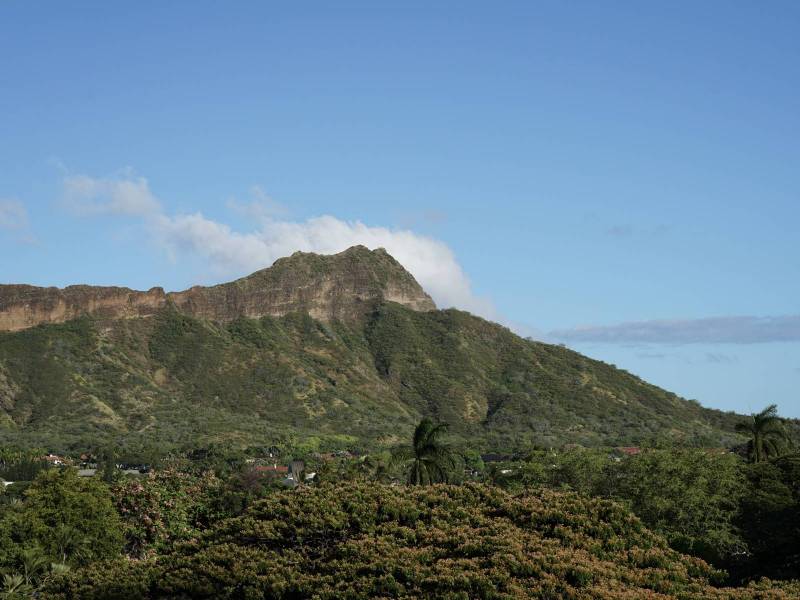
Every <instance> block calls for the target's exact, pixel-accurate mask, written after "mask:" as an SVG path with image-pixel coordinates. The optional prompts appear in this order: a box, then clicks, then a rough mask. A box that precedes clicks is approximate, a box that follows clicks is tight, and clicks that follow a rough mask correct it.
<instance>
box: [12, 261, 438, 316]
mask: <svg viewBox="0 0 800 600" xmlns="http://www.w3.org/2000/svg"><path fill="white" fill-rule="evenodd" d="M376 299H380V300H385V301H390V302H397V303H399V304H402V305H404V306H408V307H409V308H412V309H414V310H434V309H435V308H436V305H435V304H434V303H433V300H431V298H430V296H428V294H426V293H425V291H424V290H423V289H422V288H421V287H420V286H419V284H418V283H417V282H416V280H415V279H414V277H412V275H411V274H410V273H409V272H408V271H406V270H405V269H404V268H403V267H402V266H401V265H400V263H398V262H397V261H396V260H395V259H394V258H392V257H391V256H389V254H388V253H387V252H386V250H384V249H383V248H379V249H378V250H375V251H374V252H370V251H369V250H368V249H367V248H365V247H364V246H355V247H353V248H350V249H348V250H345V251H344V252H342V253H340V254H336V255H334V256H320V255H318V254H311V253H303V252H295V253H294V254H293V255H292V256H290V257H288V258H282V259H279V260H277V261H275V264H273V265H272V267H270V268H268V269H263V270H261V271H258V272H256V273H253V274H252V275H250V276H248V277H243V278H242V279H238V280H236V281H233V282H231V283H224V284H222V285H215V286H213V287H202V286H195V287H193V288H191V289H188V290H186V291H183V292H172V293H169V294H166V293H164V290H163V289H162V288H160V287H154V288H151V289H150V290H148V291H146V292H138V291H136V290H131V289H128V288H122V287H96V286H88V285H73V286H70V287H67V288H65V289H63V290H61V289H58V288H52V287H51V288H40V287H34V286H30V285H0V331H20V330H23V329H27V328H29V327H35V326H36V325H41V324H43V323H64V322H66V321H69V320H71V319H75V318H78V317H81V316H93V317H97V318H101V319H106V320H108V319H132V318H138V317H150V316H153V315H155V314H156V313H158V312H159V311H160V310H162V309H164V308H165V307H166V306H167V305H168V304H171V305H174V306H175V308H176V309H177V310H179V311H180V312H181V313H182V314H185V315H188V316H192V317H197V318H201V319H209V320H212V321H219V322H228V321H232V320H234V319H237V318H239V317H248V318H251V319H252V318H259V317H266V316H273V317H277V316H284V315H287V314H289V313H292V312H296V311H300V310H302V311H305V312H308V314H309V315H311V316H312V317H314V318H315V319H319V320H321V321H334V320H338V319H340V320H345V321H352V320H353V319H355V318H357V317H358V316H360V315H362V314H363V313H364V310H365V308H366V307H368V306H370V303H371V302H373V301H375V300H376Z"/></svg>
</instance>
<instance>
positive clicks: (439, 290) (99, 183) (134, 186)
mask: <svg viewBox="0 0 800 600" xmlns="http://www.w3.org/2000/svg"><path fill="white" fill-rule="evenodd" d="M64 187H65V193H66V197H67V198H69V199H72V200H73V201H76V200H77V204H75V203H74V202H73V204H72V206H73V207H77V208H78V209H79V210H80V212H84V213H115V214H126V215H132V216H137V217H140V218H142V219H143V221H144V223H145V226H146V227H147V229H148V230H149V232H150V234H151V235H152V237H153V239H154V240H155V241H156V242H157V243H158V244H159V245H160V246H161V247H163V248H164V249H165V250H167V252H168V253H169V255H170V256H171V257H172V258H174V259H175V260H179V259H180V257H181V256H183V255H189V256H196V257H201V258H203V259H205V261H206V262H207V263H208V264H209V265H210V266H212V267H213V268H214V270H215V271H216V272H217V273H218V274H219V276H221V277H223V276H224V277H237V276H241V275H244V274H247V273H250V272H252V271H255V270H258V269H262V268H264V267H268V266H270V265H272V263H273V262H275V260H277V259H278V258H281V257H283V256H288V255H290V254H292V253H293V252H296V251H298V250H300V251H303V252H316V253H319V254H334V253H337V252H341V251H343V250H345V249H347V248H349V247H350V246H354V245H357V244H361V245H364V246H366V247H368V248H371V249H375V248H381V247H382V248H385V249H386V251H387V252H389V254H391V255H392V256H394V257H395V258H396V259H397V260H398V261H399V262H400V263H401V264H402V265H403V266H404V267H405V268H406V269H408V270H409V271H410V272H411V274H412V275H414V277H415V278H416V279H417V281H418V282H419V283H420V285H422V287H423V288H424V289H425V290H426V291H427V292H428V293H429V294H430V295H431V296H432V297H433V299H434V301H435V302H436V304H437V306H439V307H440V308H447V307H451V306H454V307H457V308H460V309H463V310H468V311H470V312H472V313H475V314H477V315H480V316H483V317H486V318H490V319H497V313H496V311H495V309H494V307H493V305H492V303H491V302H490V301H489V300H487V299H485V298H481V297H478V296H476V295H475V294H474V293H473V291H472V287H471V285H470V281H469V279H468V277H467V276H466V274H465V273H464V271H463V269H462V268H461V266H460V265H459V264H458V261H457V260H456V257H455V255H454V254H453V252H452V250H451V249H450V248H449V247H448V246H447V245H446V244H444V243H443V242H441V241H439V240H436V239H433V238H430V237H427V236H422V235H418V234H416V233H414V232H412V231H410V230H405V229H391V228H386V227H374V226H369V225H365V224H364V223H361V222H360V221H343V220H341V219H338V218H336V217H333V216H330V215H324V216H320V217H315V218H311V219H308V220H306V221H291V220H286V219H278V218H276V217H275V214H274V213H275V207H276V206H277V205H275V204H274V202H273V201H272V200H270V199H268V197H267V196H266V195H265V194H264V193H263V191H262V190H261V189H260V188H254V191H252V195H253V196H254V198H253V200H252V202H251V203H250V204H247V205H241V204H238V203H236V202H233V203H229V206H231V207H232V208H233V209H235V210H238V211H240V212H242V211H244V212H245V214H249V215H250V216H253V217H257V218H255V219H254V222H256V224H257V225H256V227H255V229H253V230H251V231H247V232H242V231H236V230H234V229H233V228H231V226H230V225H227V224H225V223H220V222H218V221H213V220H211V219H208V218H207V217H205V216H204V215H203V214H201V213H199V212H198V213H194V214H179V215H169V214H167V213H166V212H165V211H164V209H163V208H162V204H161V203H160V202H159V201H158V200H157V198H156V197H155V196H154V195H153V193H152V192H151V191H150V189H149V186H148V184H147V180H145V179H144V178H142V177H135V176H134V175H133V174H132V173H130V172H124V173H122V174H120V175H119V176H117V177H114V178H107V179H94V178H91V177H88V176H86V175H71V176H68V177H67V178H65V180H64Z"/></svg>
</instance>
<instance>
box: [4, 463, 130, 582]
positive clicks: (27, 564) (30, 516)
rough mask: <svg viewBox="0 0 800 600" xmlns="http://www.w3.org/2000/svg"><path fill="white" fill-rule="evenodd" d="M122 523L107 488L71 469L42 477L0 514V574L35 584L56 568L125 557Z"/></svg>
mask: <svg viewBox="0 0 800 600" xmlns="http://www.w3.org/2000/svg"><path fill="white" fill-rule="evenodd" d="M121 552H122V524H121V521H120V518H119V516H118V513H117V511H116V510H115V509H114V505H113V503H112V498H111V493H110V491H109V489H108V488H107V487H106V486H105V485H104V484H103V483H102V482H100V481H97V480H92V479H80V478H78V476H77V474H76V472H75V471H74V470H72V469H52V470H48V471H44V472H41V473H40V474H39V475H38V476H37V477H36V479H35V480H34V481H33V483H32V484H31V485H30V486H29V487H27V489H26V490H25V492H24V496H23V499H22V501H21V502H16V503H12V504H6V505H4V506H3V507H2V510H0V570H5V571H11V573H7V574H9V575H11V574H12V573H16V574H23V578H24V580H25V583H26V585H31V584H33V583H35V582H37V581H40V580H41V578H43V577H45V576H47V574H48V573H49V572H50V571H51V570H53V566H52V565H63V566H67V565H71V566H79V565H86V564H89V563H91V562H94V561H97V560H99V559H107V558H110V557H114V556H119V555H121Z"/></svg>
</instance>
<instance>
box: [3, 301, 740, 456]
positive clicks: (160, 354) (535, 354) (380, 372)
mask: <svg viewBox="0 0 800 600" xmlns="http://www.w3.org/2000/svg"><path fill="white" fill-rule="evenodd" d="M366 308H368V310H366ZM363 312H364V314H363V316H361V317H359V318H358V319H351V320H349V321H347V322H343V321H338V320H331V321H328V322H323V321H318V320H315V319H312V318H311V317H310V316H308V314H306V313H302V312H296V313H290V314H287V315H285V316H281V317H270V316H266V317H262V318H258V319H249V318H238V319H234V320H231V321H227V322H215V321H210V320H206V319H202V318H196V317H193V316H189V315H187V314H185V313H183V312H181V311H180V310H179V309H178V308H176V306H175V305H173V304H172V303H169V302H168V303H167V304H166V305H165V306H164V307H163V308H161V309H159V310H158V311H157V312H155V313H154V314H153V315H152V316H149V317H146V318H145V317H142V318H126V319H110V320H108V319H102V318H99V317H82V318H78V319H74V320H72V321H69V322H66V323H63V324H44V325H39V326H36V327H33V328H29V329H25V330H22V331H16V332H3V333H0V442H3V441H6V442H9V441H15V440H16V441H23V440H24V441H25V442H26V443H38V444H41V445H43V446H45V447H49V448H53V449H59V448H61V449H63V448H68V447H73V448H80V447H87V446H96V445H97V444H98V443H102V442H104V441H113V442H115V443H119V441H120V440H124V441H126V442H131V441H143V442H158V443H160V444H169V445H179V446H193V445H197V444H201V443H203V444H204V443H208V442H209V441H223V440H224V441H228V442H235V443H238V442H241V443H242V444H253V443H257V444H263V443H269V442H272V441H280V440H285V439H287V438H292V437H294V438H295V439H302V440H304V443H306V444H309V447H312V448H313V447H314V446H315V445H320V446H331V445H335V444H341V445H352V444H359V443H362V444H367V445H371V444H393V443H395V442H396V441H398V440H399V439H401V438H402V439H404V438H406V437H407V436H408V434H409V433H410V432H411V430H412V428H413V425H414V424H415V423H416V422H417V421H418V419H419V418H420V416H421V415H432V416H434V417H436V418H438V419H442V420H445V421H447V422H449V423H450V424H451V426H452V431H453V433H454V434H455V435H456V436H458V437H460V438H462V439H464V440H469V441H470V444H472V445H473V446H475V447H478V448H483V449H497V450H513V449H515V448H519V447H522V446H525V445H528V444H539V445H544V446H556V445H561V444H565V443H580V444H583V445H607V444H608V445H633V444H639V443H642V442H645V441H649V440H652V439H654V438H655V437H670V438H674V439H680V440H682V441H684V442H686V443H690V444H702V445H711V446H718V445H722V444H727V443H730V442H732V441H734V440H736V439H738V438H737V437H736V436H735V434H733V433H732V431H733V425H734V423H735V422H736V420H737V417H736V415H733V414H731V413H721V412H718V411H712V410H708V409H704V408H702V407H700V406H699V405H697V404H696V403H692V402H688V401H686V400H683V399H681V398H679V397H677V396H675V395H674V394H671V393H669V392H666V391H664V390H661V389H659V388H657V387H654V386H652V385H649V384H647V383H645V382H644V381H642V380H640V379H639V378H637V377H635V376H632V375H630V374H628V373H626V372H624V371H621V370H618V369H616V368H614V367H613V366H610V365H607V364H604V363H602V362H598V361H595V360H591V359H589V358H587V357H584V356H582V355H580V354H578V353H576V352H573V351H571V350H568V349H566V348H563V347H559V346H553V345H548V344H542V343H538V342H533V341H529V340H525V339H522V338H520V337H518V336H516V335H514V334H513V333H511V332H510V331H509V330H508V329H506V328H504V327H501V326H499V325H496V324H493V323H489V322H487V321H484V320H482V319H479V318H477V317H474V316H471V315H469V314H467V313H464V312H460V311H456V310H444V311H438V310H431V311H427V312H418V311H415V310H412V309H411V308H408V307H406V306H403V305H400V304H396V303H393V302H387V301H384V300H380V299H378V300H374V301H372V303H371V304H370V305H369V306H368V307H365V310H364V311H363Z"/></svg>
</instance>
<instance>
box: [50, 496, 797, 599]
mask: <svg viewBox="0 0 800 600" xmlns="http://www.w3.org/2000/svg"><path fill="white" fill-rule="evenodd" d="M720 578H721V573H719V572H717V571H714V570H713V569H712V568H711V567H709V566H708V565H707V564H706V563H704V562H703V561H701V560H700V559H696V558H690V557H688V556H684V555H681V554H679V553H677V552H675V551H673V550H670V549H669V548H668V546H667V544H666V542H665V541H664V540H663V538H661V537H660V536H658V535H656V534H653V533H651V532H650V531H649V530H647V529H646V528H645V527H644V526H643V525H642V524H641V522H640V521H639V520H638V519H637V518H635V517H634V516H632V515H631V514H630V513H629V512H627V511H626V510H625V509H624V508H622V507H621V506H620V505H618V504H616V503H614V502H610V501H607V500H599V499H590V498H588V497H585V496H579V495H577V494H573V493H563V492H555V491H549V490H538V491H533V492H528V493H525V494H522V495H519V496H513V495H511V494H509V493H507V492H504V491H503V490H501V489H499V488H496V487H489V486H484V485H480V484H469V485H465V486H459V487H456V486H446V485H438V486H433V487H428V488H396V487H391V486H386V485H379V484H367V483H352V484H350V485H347V486H331V485H326V486H321V487H316V488H305V489H303V488H300V489H298V490H294V491H286V492H281V493H278V494H275V495H272V496H270V497H268V498H266V499H264V500H261V501H259V502H257V503H256V504H254V505H253V506H252V507H251V508H250V509H249V510H248V511H247V512H246V513H245V514H244V515H243V516H241V517H237V518H233V519H228V520H225V521H222V522H220V523H218V524H217V525H216V526H213V527H211V528H210V529H209V530H207V531H206V532H204V533H202V534H199V535H198V537H196V538H193V539H191V540H189V541H187V542H184V543H179V544H177V545H175V546H174V547H173V548H172V549H171V550H169V551H167V552H166V553H164V554H162V555H160V556H158V557H157V558H155V559H152V560H144V561H130V560H127V559H126V560H122V561H118V562H111V563H97V564H94V565H92V566H90V567H89V568H87V569H84V570H81V571H76V572H74V573H72V574H67V575H62V576H58V577H56V578H54V579H53V580H52V581H51V582H50V583H49V585H48V587H47V589H46V590H45V592H44V593H43V594H42V597H43V598H52V599H59V600H67V599H77V598H81V599H85V600H90V599H97V600H99V599H110V598H115V599H124V598H130V599H133V598H209V599H210V598H231V599H233V598H253V599H255V598H259V599H262V598H264V599H266V598H283V599H288V598H320V599H328V598H329V599H333V598H379V597H383V598H403V597H415V598H418V597H435V598H498V599H500V598H672V597H681V598H687V599H688V598H758V597H762V598H787V599H788V598H793V597H797V596H796V594H797V593H798V592H800V588H797V585H796V584H791V583H786V584H783V586H784V587H782V588H779V587H773V585H774V584H770V583H767V582H762V583H760V584H759V585H758V586H751V587H750V588H716V587H714V584H715V582H718V581H719V579H720Z"/></svg>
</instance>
